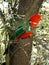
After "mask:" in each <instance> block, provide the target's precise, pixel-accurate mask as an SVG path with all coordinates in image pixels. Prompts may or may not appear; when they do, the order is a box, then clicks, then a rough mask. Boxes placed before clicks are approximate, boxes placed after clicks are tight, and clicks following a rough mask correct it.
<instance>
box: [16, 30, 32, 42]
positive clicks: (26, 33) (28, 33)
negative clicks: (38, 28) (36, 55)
mask: <svg viewBox="0 0 49 65" xmlns="http://www.w3.org/2000/svg"><path fill="white" fill-rule="evenodd" d="M32 34H33V32H31V31H29V32H25V33H23V34H22V35H21V36H19V37H18V38H17V39H16V40H17V41H19V40H20V39H24V38H27V37H30V36H31V35H32Z"/></svg>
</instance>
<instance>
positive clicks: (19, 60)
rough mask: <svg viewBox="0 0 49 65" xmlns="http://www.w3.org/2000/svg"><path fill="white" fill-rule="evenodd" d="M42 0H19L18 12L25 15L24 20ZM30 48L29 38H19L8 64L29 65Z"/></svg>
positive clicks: (36, 9)
mask: <svg viewBox="0 0 49 65" xmlns="http://www.w3.org/2000/svg"><path fill="white" fill-rule="evenodd" d="M42 2H43V0H20V2H19V9H18V14H20V15H24V14H25V15H26V16H25V18H24V21H26V22H27V21H28V20H29V17H30V16H31V15H32V14H35V13H38V11H39V8H40V6H41V4H42ZM31 50H32V40H31V38H26V39H23V40H20V41H19V42H17V43H16V45H15V48H14V50H13V52H12V53H11V56H10V65H30V58H31Z"/></svg>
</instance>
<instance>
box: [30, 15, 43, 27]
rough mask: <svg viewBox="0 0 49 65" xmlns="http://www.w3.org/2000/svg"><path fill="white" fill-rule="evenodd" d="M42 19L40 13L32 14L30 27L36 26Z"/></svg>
mask: <svg viewBox="0 0 49 65" xmlns="http://www.w3.org/2000/svg"><path fill="white" fill-rule="evenodd" d="M41 19H42V16H41V14H34V15H32V16H31V17H30V26H31V27H33V28H34V27H36V26H37V25H38V23H39V22H40V20H41Z"/></svg>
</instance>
